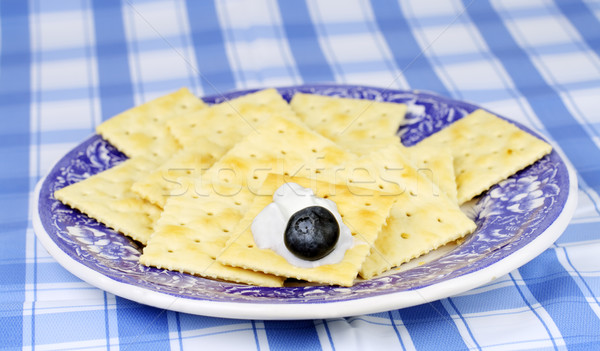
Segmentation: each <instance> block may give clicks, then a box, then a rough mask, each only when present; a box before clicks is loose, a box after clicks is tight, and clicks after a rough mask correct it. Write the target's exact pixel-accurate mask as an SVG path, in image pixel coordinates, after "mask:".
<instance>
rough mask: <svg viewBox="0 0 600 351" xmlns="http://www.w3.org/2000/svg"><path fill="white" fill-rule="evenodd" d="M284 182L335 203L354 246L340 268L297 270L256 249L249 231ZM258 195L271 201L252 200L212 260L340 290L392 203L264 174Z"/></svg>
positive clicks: (385, 197) (373, 195)
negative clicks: (337, 286)
mask: <svg viewBox="0 0 600 351" xmlns="http://www.w3.org/2000/svg"><path fill="white" fill-rule="evenodd" d="M288 182H294V183H297V184H299V185H301V186H303V187H306V188H311V189H312V190H313V191H314V192H315V195H316V196H318V197H326V198H328V199H329V200H332V201H334V202H335V203H336V205H337V208H338V211H339V213H340V215H341V216H342V218H343V221H344V223H345V224H346V225H347V226H348V227H349V228H350V230H351V231H352V236H353V237H354V245H353V246H352V247H351V248H350V249H348V250H347V251H346V254H345V255H344V258H343V259H342V261H340V262H339V263H336V264H329V265H323V266H319V267H315V268H301V267H297V266H294V265H292V264H290V263H288V262H287V260H286V259H285V258H283V257H282V256H280V255H279V254H277V253H275V251H273V250H270V249H260V248H258V247H256V246H255V243H254V238H253V236H252V231H251V229H250V226H251V224H252V221H253V220H254V218H255V217H256V216H257V215H258V214H259V213H260V211H262V210H263V209H264V208H265V206H267V205H268V204H270V203H271V202H272V200H273V199H272V194H274V193H275V191H276V190H277V189H278V188H279V187H280V186H281V185H283V184H285V183H288ZM260 193H261V194H265V195H267V194H268V195H270V196H257V197H256V198H255V199H254V202H252V205H251V206H250V208H249V209H248V211H247V212H246V214H245V215H244V217H243V218H242V219H241V220H240V222H239V224H238V225H237V226H236V229H235V230H234V233H233V234H232V236H231V238H230V240H229V242H228V243H227V246H226V247H225V248H224V249H223V252H221V254H220V255H219V256H218V257H217V261H218V262H221V263H223V264H226V265H231V266H236V267H242V268H246V269H251V270H255V271H261V272H266V273H271V274H275V275H278V276H283V277H288V278H295V279H300V280H306V281H309V282H315V283H322V284H329V285H341V286H351V285H352V284H353V282H354V279H355V278H356V276H357V273H358V270H359V269H360V267H361V265H362V263H363V261H364V260H365V257H366V256H367V254H368V253H369V249H370V247H371V246H372V245H373V242H374V241H375V238H377V235H378V234H379V232H380V230H381V228H382V225H383V224H384V223H385V220H386V218H387V217H388V213H389V210H390V208H391V206H392V204H393V202H394V199H393V198H392V197H390V196H388V195H387V194H384V193H380V192H376V191H372V192H371V194H370V196H357V195H356V192H354V191H353V189H352V187H348V186H345V185H333V184H330V183H326V182H321V181H315V180H314V179H308V178H287V177H285V176H282V175H276V174H269V176H268V177H267V178H266V179H265V181H264V183H263V185H262V187H261V189H260ZM281 234H282V235H283V233H281Z"/></svg>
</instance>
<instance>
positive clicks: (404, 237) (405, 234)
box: [400, 233, 410, 239]
mask: <svg viewBox="0 0 600 351" xmlns="http://www.w3.org/2000/svg"><path fill="white" fill-rule="evenodd" d="M400 236H401V237H402V239H408V238H410V235H409V234H408V233H402V234H400Z"/></svg>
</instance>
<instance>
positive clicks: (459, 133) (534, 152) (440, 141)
mask: <svg viewBox="0 0 600 351" xmlns="http://www.w3.org/2000/svg"><path fill="white" fill-rule="evenodd" d="M421 146H429V147H433V148H439V149H441V148H444V149H448V150H450V152H451V153H452V156H453V157H454V172H455V175H456V186H457V197H458V203H459V204H463V203H465V202H467V201H469V200H471V199H473V198H474V197H475V196H477V195H479V194H481V193H482V192H484V191H486V190H487V189H489V188H490V187H491V186H492V185H494V184H496V183H498V182H500V181H502V180H504V179H506V178H508V177H509V176H511V175H513V174H514V173H516V172H518V171H520V170H521V169H523V168H525V167H527V166H529V165H531V164H533V163H534V162H535V161H537V160H538V159H540V158H542V157H543V156H544V155H546V154H548V153H549V152H550V151H552V147H551V146H550V145H549V144H548V143H546V142H544V141H542V140H540V139H538V138H536V137H535V136H533V135H531V134H529V133H527V132H525V131H523V130H521V129H520V128H518V127H517V126H515V125H514V124H511V123H509V122H507V121H505V120H503V119H501V118H499V117H496V116H494V115H493V114H491V113H489V112H486V111H484V110H476V111H475V112H473V113H471V114H469V115H468V116H466V117H463V118H461V119H460V120H458V121H456V122H454V123H452V124H451V125H449V126H448V127H446V128H444V129H442V130H441V131H439V132H437V133H435V134H433V135H431V136H430V137H428V138H425V139H424V140H422V141H421V142H420V143H419V144H417V146H416V147H421Z"/></svg>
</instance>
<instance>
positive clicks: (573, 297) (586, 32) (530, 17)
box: [0, 0, 600, 351]
mask: <svg viewBox="0 0 600 351" xmlns="http://www.w3.org/2000/svg"><path fill="white" fill-rule="evenodd" d="M317 82H336V83H353V84H360V85H372V86H381V87H390V88H398V89H419V90H430V91H434V92H437V93H439V94H441V95H446V96H450V97H453V98H456V99H462V100H467V101H470V102H474V103H476V104H479V105H482V106H484V107H486V108H488V109H490V110H492V111H495V112H497V113H498V114H501V115H504V116H509V117H510V118H512V119H514V120H517V121H519V122H521V123H523V124H525V125H527V126H529V127H531V128H533V129H534V130H536V131H538V132H540V133H541V134H543V135H545V136H546V137H547V138H548V139H549V140H550V141H551V142H552V143H553V145H554V146H555V147H556V149H558V150H560V151H561V152H562V153H563V154H564V155H566V157H567V158H568V159H569V161H570V162H571V163H572V165H573V166H574V167H575V169H576V171H577V176H578V181H579V204H578V206H577V209H576V212H575V215H574V218H573V220H572V221H571V223H570V225H569V226H568V228H567V229H566V231H565V233H564V234H563V235H562V236H561V237H560V238H559V239H558V241H557V242H556V243H555V244H554V245H552V246H551V247H550V248H549V249H547V250H546V251H544V252H543V253H542V254H541V255H540V256H538V257H537V258H535V259H533V260H532V261H531V262H529V263H527V264H526V265H524V266H522V267H521V268H519V269H517V270H515V271H513V272H511V273H509V274H507V275H505V276H502V277H499V278H498V279H497V280H495V281H493V282H491V283H489V284H486V285H484V286H481V287H479V288H476V289H474V290H471V291H468V292H466V293H463V294H460V295H458V296H453V297H450V298H446V299H443V300H440V301H436V302H433V303H430V304H425V305H422V306H416V307H412V308H406V309H400V310H393V311H389V312H385V313H377V314H372V315H363V316H355V317H351V318H339V319H331V320H306V321H285V322H282V321H262V320H230V319H219V318H209V317H203V316H196V315H189V314H185V313H178V312H173V311H165V310H161V309H157V308H153V307H148V306H144V305H140V304H137V303H134V302H131V301H128V300H125V299H123V298H120V297H117V296H114V295H112V294H109V293H106V292H104V291H102V290H99V289H97V288H95V287H93V286H90V285H88V284H86V283H84V282H83V281H81V280H80V279H78V278H76V277H74V276H73V275H71V274H70V273H68V272H67V271H66V270H65V269H64V268H62V267H61V266H60V265H59V264H58V263H57V262H56V261H55V260H54V259H53V258H52V257H51V256H50V255H49V254H48V253H47V252H46V251H45V250H44V248H43V247H42V246H41V244H40V243H39V242H38V241H37V240H36V237H35V235H34V233H33V229H32V225H31V215H30V212H29V211H30V209H29V207H30V203H31V201H32V198H31V197H32V193H33V187H34V185H35V184H36V182H37V181H38V180H39V179H40V178H41V177H42V176H43V175H44V174H45V173H46V172H47V171H48V170H49V169H50V167H51V166H52V165H53V164H54V163H55V162H56V161H57V160H58V159H59V158H60V157H61V156H62V155H63V154H64V153H66V152H67V151H68V150H70V149H71V148H73V147H74V146H75V145H77V144H78V143H79V142H80V141H82V140H83V139H84V138H86V137H87V136H89V135H90V134H91V133H93V131H94V128H95V127H96V126H97V125H98V124H99V123H101V122H102V121H103V120H106V119H108V118H110V117H111V116H113V115H114V114H116V113H118V112H120V111H122V110H125V109H127V108H129V107H131V106H133V105H136V104H139V103H142V102H144V101H147V100H150V99H152V98H154V97H157V96H159V95H162V94H165V93H168V92H170V91H174V90H176V89H178V88H180V87H182V86H188V87H189V88H190V89H191V90H192V91H193V92H194V93H195V94H197V95H199V96H203V95H211V94H215V93H218V92H225V91H231V90H235V89H243V88H254V87H272V86H287V85H295V84H301V83H317ZM599 111H600V2H598V1H597V0H596V1H595V0H532V1H518V0H462V1H461V0H448V1H433V0H428V1H420V0H406V1H404V0H402V1H400V0H372V1H370V2H369V1H360V0H349V1H333V0H325V1H321V0H301V1H284V0H279V1H277V0H257V1H252V2H249V1H242V0H224V1H214V2H213V1H194V0H171V1H166V0H164V1H161V0H122V1H115V0H68V1H44V0H30V1H20V0H2V1H0V118H1V123H0V126H1V127H0V155H1V160H2V161H1V167H0V272H1V273H0V348H2V349H26V350H33V349H37V350H57V349H61V350H96V349H98V350H100V349H102V350H103V349H111V350H116V349H122V350H138V349H139V350H144V351H148V350H166V349H173V350H179V349H189V350H195V349H201V350H229V349H235V350H246V349H248V350H288V349H293V350H351V349H360V350H388V349H406V350H513V349H519V350H521V349H532V350H567V349H568V350H600V302H599V300H600V254H599V253H600V196H599V194H600V112H599Z"/></svg>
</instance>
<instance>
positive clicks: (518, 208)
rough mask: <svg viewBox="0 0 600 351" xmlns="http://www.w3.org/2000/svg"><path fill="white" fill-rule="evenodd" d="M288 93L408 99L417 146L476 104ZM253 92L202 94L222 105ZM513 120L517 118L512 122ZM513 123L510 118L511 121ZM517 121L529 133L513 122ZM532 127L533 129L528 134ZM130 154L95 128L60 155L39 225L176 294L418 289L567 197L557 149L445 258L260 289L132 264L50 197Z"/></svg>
mask: <svg viewBox="0 0 600 351" xmlns="http://www.w3.org/2000/svg"><path fill="white" fill-rule="evenodd" d="M278 90H279V92H280V93H281V94H282V96H283V97H284V98H285V99H287V100H289V99H291V97H292V96H293V94H294V93H296V92H304V93H315V94H321V95H328V96H340V97H350V98H360V99H369V100H376V101H390V102H400V103H406V104H408V106H409V112H408V114H407V118H406V121H405V123H404V125H403V126H401V127H400V129H399V130H398V135H399V136H400V138H401V140H402V143H404V144H405V145H407V146H410V145H414V144H415V143H417V142H418V141H420V140H421V139H423V138H425V137H427V136H429V135H431V134H433V133H435V132H436V131H438V130H440V129H442V128H443V127H445V126H447V125H448V124H450V123H452V122H453V121H455V120H457V119H460V118H462V117H463V116H465V115H467V114H468V113H470V112H472V111H474V110H475V109H477V108H479V107H477V106H475V105H472V104H468V103H465V102H460V101H455V100H451V99H448V98H444V97H440V96H437V95H435V94H431V93H426V92H416V91H398V90H389V89H381V88H374V87H364V86H340V85H305V86H295V87H285V88H279V89H278ZM248 92H251V91H238V92H232V93H227V94H223V95H219V96H212V97H206V98H204V100H205V101H206V102H207V103H218V102H222V101H224V100H225V99H231V98H234V97H237V96H240V95H243V94H246V93H248ZM513 123H514V122H513ZM515 124H516V123H515ZM517 126H519V127H520V128H522V129H524V130H527V131H528V132H531V131H530V130H528V129H527V128H525V127H523V126H521V125H519V124H517ZM534 135H535V133H534ZM125 159H126V157H125V156H124V155H123V154H122V153H121V152H119V151H118V150H117V149H115V148H114V147H113V146H112V145H110V144H109V143H107V142H106V141H104V140H103V139H102V138H100V137H99V136H97V135H94V136H92V137H90V138H89V139H87V140H86V141H84V142H82V143H81V144H80V145H78V146H77V147H75V148H74V149H73V150H72V151H71V152H69V153H68V154H67V155H65V156H64V157H63V158H62V159H61V160H60V161H59V162H58V163H57V164H56V165H55V167H54V168H53V169H52V170H51V171H50V173H49V174H48V176H47V177H46V178H45V179H44V180H43V182H42V184H41V187H40V190H39V199H38V209H37V210H38V215H39V218H40V221H41V224H42V226H43V230H45V232H46V233H47V235H48V236H49V237H50V238H51V240H52V241H53V242H54V243H55V244H56V245H57V246H58V247H59V248H60V250H62V251H63V252H64V253H65V254H66V255H68V256H70V257H71V258H72V259H73V260H75V261H76V262H77V263H78V264H81V265H84V266H86V267H88V268H90V269H92V270H94V271H96V272H99V273H100V274H102V275H104V276H105V277H108V278H110V279H113V280H115V281H117V282H120V283H123V284H128V285H130V286H132V287H136V288H140V289H147V290H149V291H154V292H161V293H164V294H168V295H172V296H175V297H178V298H180V299H192V300H206V301H222V302H240V303H247V302H250V303H281V304H286V303H294V304H297V303H327V302H340V301H349V300H356V299H362V298H366V297H372V296H379V295H385V294H390V293H396V292H401V291H408V290H413V289H420V288H423V287H427V286H431V285H434V284H437V283H440V282H444V281H447V280H450V279H453V278H456V277H460V276H463V275H466V274H469V273H472V272H476V271H479V270H481V269H483V268H485V267H488V266H490V265H492V264H494V263H496V262H499V261H501V260H503V259H504V258H506V257H508V256H509V255H511V254H513V253H514V252H515V251H517V250H519V249H521V248H523V247H525V246H526V245H528V244H530V243H531V242H532V241H533V240H534V239H535V238H537V237H538V236H539V235H541V234H542V233H544V231H545V230H546V229H547V228H548V227H549V226H550V225H551V224H552V223H553V222H554V221H555V220H556V218H557V217H558V216H559V214H560V213H561V211H562V210H563V208H564V206H565V203H566V201H567V197H568V196H569V194H568V193H569V182H570V180H569V174H568V170H567V167H566V165H565V163H564V162H563V160H562V159H561V158H560V156H559V155H558V154H557V153H556V152H555V151H553V152H552V153H551V154H549V155H547V156H545V157H544V158H543V159H541V160H540V161H538V162H537V163H535V164H534V165H532V166H530V167H528V168H526V169H525V170H523V171H521V172H519V173H517V174H515V175H514V176H512V177H511V178H509V179H507V180H505V181H503V182H501V183H499V184H497V185H496V186H494V187H493V188H492V189H490V190H489V191H487V192H486V193H485V194H484V195H482V196H481V197H479V198H478V199H477V200H476V201H474V204H473V205H472V207H470V208H469V209H468V211H469V215H470V216H471V217H472V218H473V219H474V220H475V222H476V223H477V230H476V231H475V232H474V233H473V234H471V235H469V236H468V237H467V238H466V239H465V240H464V242H462V243H461V244H460V245H458V246H456V247H455V248H454V249H453V250H451V251H449V252H447V253H446V254H444V255H443V256H441V257H439V258H437V259H435V260H433V261H431V262H428V263H426V264H424V265H421V266H417V267H415V268H412V269H409V270H405V271H399V272H392V273H390V274H386V275H383V276H380V277H376V278H374V279H371V280H368V281H358V282H357V283H356V284H355V285H354V286H352V287H335V286H314V285H300V286H290V287H284V288H263V287H255V286H247V285H240V284H234V283H228V282H221V281H215V280H209V279H204V278H201V277H197V276H193V275H189V274H185V273H179V272H173V271H168V270H164V269H156V268H152V267H146V266H143V265H140V264H138V262H137V260H138V257H139V255H140V254H141V247H140V245H138V244H137V243H136V242H134V241H132V240H130V239H128V238H126V237H124V236H123V235H120V234H119V233H117V232H115V231H114V230H112V229H110V228H107V227H105V226H104V225H102V224H100V223H98V222H96V221H95V220H93V219H91V218H89V217H87V216H85V215H83V214H81V213H80V212H78V211H76V210H73V209H71V208H69V207H67V206H65V205H63V204H62V203H60V202H59V201H57V200H55V199H54V197H53V193H54V191H55V190H57V189H60V188H62V187H64V186H66V185H69V184H72V183H75V182H77V181H80V180H82V179H85V178H87V177H89V176H91V175H93V174H96V173H98V172H102V171H103V170H106V169H108V168H110V167H113V166H115V165H116V164H118V163H120V162H122V161H124V160H125Z"/></svg>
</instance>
